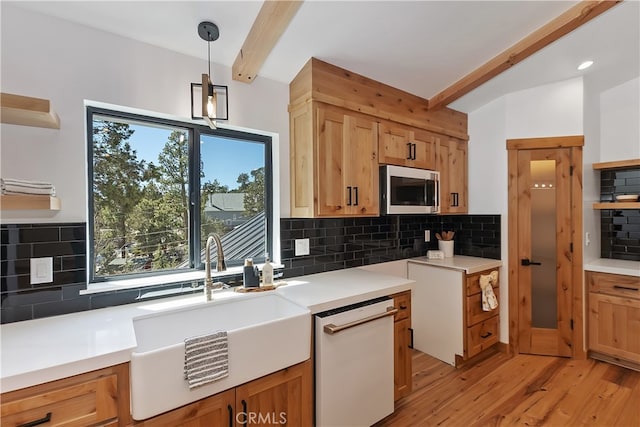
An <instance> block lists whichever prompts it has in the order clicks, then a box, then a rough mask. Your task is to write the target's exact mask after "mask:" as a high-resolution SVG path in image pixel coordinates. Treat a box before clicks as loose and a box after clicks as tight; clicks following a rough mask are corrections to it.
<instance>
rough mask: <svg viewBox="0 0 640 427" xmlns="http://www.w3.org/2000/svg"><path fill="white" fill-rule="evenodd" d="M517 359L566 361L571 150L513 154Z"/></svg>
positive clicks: (569, 335) (569, 344)
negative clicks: (535, 357) (520, 355)
mask: <svg viewBox="0 0 640 427" xmlns="http://www.w3.org/2000/svg"><path fill="white" fill-rule="evenodd" d="M517 168H518V171H517V175H518V184H517V188H518V200H517V219H518V244H517V253H518V255H517V259H518V260H519V262H518V265H517V268H518V284H517V285H518V296H519V300H520V304H519V313H518V316H519V322H518V324H519V331H518V333H519V344H520V351H521V352H522V353H532V354H543V355H552V356H571V355H572V349H571V347H572V333H571V328H572V326H571V322H572V321H571V316H572V302H571V297H572V286H573V278H572V267H573V265H572V263H573V254H572V233H571V231H572V218H571V179H570V175H571V149H570V148H557V149H539V150H520V151H518V165H517Z"/></svg>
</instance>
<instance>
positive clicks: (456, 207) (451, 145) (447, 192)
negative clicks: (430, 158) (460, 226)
mask: <svg viewBox="0 0 640 427" xmlns="http://www.w3.org/2000/svg"><path fill="white" fill-rule="evenodd" d="M437 147H438V148H437V156H436V157H437V163H438V170H439V171H440V213H466V212H467V211H468V206H467V167H468V166H467V143H466V141H461V140H457V139H453V138H448V139H441V140H440V143H439V144H438V145H437Z"/></svg>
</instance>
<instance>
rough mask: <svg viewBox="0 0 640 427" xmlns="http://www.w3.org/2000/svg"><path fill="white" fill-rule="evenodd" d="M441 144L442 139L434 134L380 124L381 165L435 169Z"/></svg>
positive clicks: (396, 125)
mask: <svg viewBox="0 0 640 427" xmlns="http://www.w3.org/2000/svg"><path fill="white" fill-rule="evenodd" d="M439 142H440V138H439V137H438V136H437V135H435V134H433V133H430V132H426V131H424V130H421V129H415V128H411V127H408V126H403V125H400V124H397V123H393V122H388V121H382V122H380V124H379V142H378V152H379V154H380V156H379V157H380V160H379V163H380V164H385V165H397V166H409V167H412V168H418V169H435V168H436V149H437V146H438V144H439Z"/></svg>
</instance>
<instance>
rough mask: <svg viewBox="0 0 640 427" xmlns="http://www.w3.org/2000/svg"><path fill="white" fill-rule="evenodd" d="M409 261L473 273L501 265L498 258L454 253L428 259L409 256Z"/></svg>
mask: <svg viewBox="0 0 640 427" xmlns="http://www.w3.org/2000/svg"><path fill="white" fill-rule="evenodd" d="M408 261H409V262H412V263H416V264H426V265H430V266H433V267H443V268H449V269H452V270H459V271H463V272H465V273H466V274H473V273H477V272H479V271H483V270H488V269H490V268H498V267H501V266H502V261H501V260H499V259H489V258H478V257H472V256H465V255H454V256H452V257H450V258H445V259H428V258H427V257H426V256H425V257H419V258H411V259H409V260H408Z"/></svg>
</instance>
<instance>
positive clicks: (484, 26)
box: [2, 0, 640, 112]
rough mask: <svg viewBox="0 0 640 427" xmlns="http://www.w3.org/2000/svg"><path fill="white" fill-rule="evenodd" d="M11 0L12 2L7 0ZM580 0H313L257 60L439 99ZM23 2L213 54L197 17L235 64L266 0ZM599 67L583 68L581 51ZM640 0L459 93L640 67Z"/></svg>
mask: <svg viewBox="0 0 640 427" xmlns="http://www.w3.org/2000/svg"><path fill="white" fill-rule="evenodd" d="M2 3H9V2H7V1H3V2H2ZM576 3H577V2H576V1H559V0H555V1H480V0H476V1H395V0H389V1H363V0H361V1H320V0H307V1H305V2H304V3H303V4H302V6H301V7H300V9H299V10H298V12H297V14H296V16H295V17H294V18H293V20H292V22H291V24H290V25H289V27H288V28H287V30H286V31H285V33H284V34H283V36H282V37H281V39H280V40H279V42H278V43H277V45H276V46H275V48H274V50H273V51H272V53H271V55H270V56H269V58H268V59H267V61H266V62H265V64H264V66H263V67H262V69H261V70H260V72H259V74H258V77H260V76H263V77H267V78H270V79H274V80H277V81H281V82H285V83H289V82H290V81H291V80H292V79H293V77H294V76H295V75H296V74H297V72H298V71H299V70H300V68H301V67H302V66H303V65H304V64H305V63H306V61H307V60H308V59H309V58H310V57H312V56H314V57H316V58H319V59H321V60H324V61H327V62H329V63H332V64H335V65H338V66H340V67H343V68H346V69H349V70H351V71H354V72H356V73H359V74H363V75H365V76H367V77H371V78H373V79H375V80H378V81H381V82H384V83H386V84H389V85H391V86H395V87H397V88H400V89H403V90H405V91H407V92H410V93H413V94H416V95H418V96H421V97H424V98H430V97H432V96H433V95H435V94H436V93H438V92H439V91H441V90H442V89H444V88H446V87H447V86H449V85H450V84H452V83H454V82H455V81H456V80H458V79H459V78H461V77H462V76H464V75H465V74H467V73H469V72H471V71H473V70H474V69H476V68H477V67H478V66H480V65H481V64H483V63H484V62H486V61H487V60H489V59H491V58H492V57H493V56H495V55H497V54H498V53H500V52H501V51H503V50H505V49H507V48H508V47H510V46H511V45H513V44H514V43H516V42H517V41H518V40H520V39H522V38H523V37H524V36H526V35H527V34H529V33H531V32H532V31H534V30H535V29H537V28H539V27H540V26H542V25H543V24H544V23H546V22H548V21H550V20H551V19H553V18H554V17H556V16H557V15H559V14H561V13H562V12H564V11H565V10H567V9H569V8H570V7H572V6H573V5H575V4H576ZM11 4H15V5H17V6H19V7H23V8H27V9H31V10H34V11H38V12H41V13H45V14H50V15H53V16H57V17H60V18H64V19H68V20H70V21H74V22H79V23H82V24H83V25H87V26H90V27H95V28H98V29H102V30H105V31H108V32H111V33H115V34H119V35H122V36H125V37H129V38H132V39H136V40H139V41H143V42H146V43H150V44H153V45H157V46H161V47H164V48H167V49H170V50H173V51H177V52H181V53H184V54H187V55H191V56H195V57H199V58H203V59H206V57H207V45H206V42H204V41H203V40H202V39H200V38H199V36H198V35H197V25H198V23H199V22H200V21H203V20H209V21H212V22H214V23H216V24H217V25H218V26H219V28H220V38H219V39H218V40H217V41H215V42H213V43H212V44H211V52H212V53H211V54H212V61H213V62H216V63H219V64H223V65H226V66H229V67H231V65H232V64H233V61H234V60H235V57H236V55H237V53H238V51H239V50H240V47H241V45H242V43H243V42H244V40H245V38H246V35H247V33H248V32H249V30H250V28H251V25H252V23H253V21H254V19H255V17H256V15H257V14H258V11H259V10H260V7H261V4H262V2H261V1H215V0H208V1H195V2H188V1H70V2H59V1H26V2H24V1H23V2H15V3H14V2H11ZM587 58H588V59H593V60H595V65H594V66H593V67H592V68H591V69H589V70H587V71H583V72H578V71H577V70H576V67H577V65H578V64H579V63H580V62H582V61H583V60H584V59H587ZM639 69H640V2H638V1H637V0H627V1H625V2H624V3H622V4H620V5H618V6H615V7H614V8H612V9H610V10H609V11H607V12H605V13H604V14H603V15H601V16H599V17H597V18H596V19H594V20H593V21H591V22H589V23H587V24H586V25H584V26H582V27H581V28H579V29H578V30H576V31H574V32H573V33H571V34H569V35H568V36H565V37H564V38H562V39H560V40H559V41H557V42H555V43H553V44H552V45H550V46H549V47H547V48H546V49H544V50H542V51H541V52H539V53H537V54H535V55H534V56H532V57H530V58H529V59H527V60H525V61H523V62H522V63H520V64H518V65H516V66H515V67H512V68H511V69H510V70H508V71H507V72H505V73H503V74H501V75H500V76H498V77H497V78H495V79H493V80H492V81H490V82H488V83H486V84H484V85H483V86H481V87H479V88H478V89H476V90H475V91H473V92H472V93H470V94H468V95H467V96H465V97H463V98H461V99H460V100H458V101H457V102H454V103H453V104H452V105H451V107H453V108H456V109H459V110H461V111H466V112H469V111H472V110H474V109H475V108H478V107H479V106H481V105H484V104H485V103H487V102H489V101H491V100H493V99H495V98H497V97H499V96H501V95H503V94H505V93H508V92H512V91H515V90H521V89H525V88H529V87H534V86H538V85H540V84H545V83H549V82H553V81H560V80H564V79H568V78H571V77H575V76H578V75H580V73H592V72H605V71H606V72H610V73H613V74H617V76H616V78H625V77H626V78H632V77H635V76H638V74H640V72H639Z"/></svg>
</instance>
